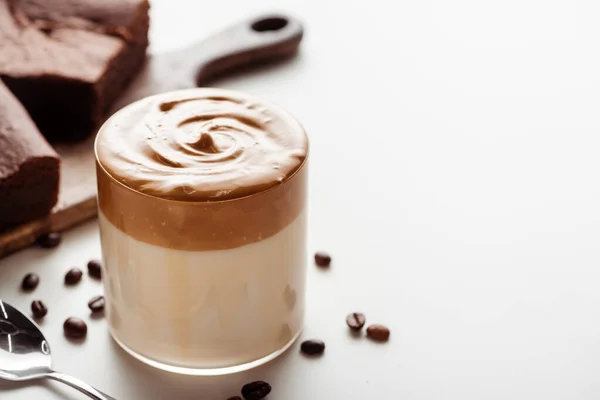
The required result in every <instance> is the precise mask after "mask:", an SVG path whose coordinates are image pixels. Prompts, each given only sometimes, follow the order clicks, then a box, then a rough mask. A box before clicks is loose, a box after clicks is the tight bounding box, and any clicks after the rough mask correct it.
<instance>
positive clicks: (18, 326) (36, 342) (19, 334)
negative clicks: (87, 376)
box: [0, 299, 115, 400]
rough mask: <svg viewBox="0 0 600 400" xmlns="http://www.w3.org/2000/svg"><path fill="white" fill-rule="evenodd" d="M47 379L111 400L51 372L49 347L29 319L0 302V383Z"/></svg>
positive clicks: (38, 329)
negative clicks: (3, 381)
mask: <svg viewBox="0 0 600 400" xmlns="http://www.w3.org/2000/svg"><path fill="white" fill-rule="evenodd" d="M41 378H50V379H54V380H56V381H59V382H63V383H65V384H67V385H69V386H71V387H73V388H75V389H77V390H79V391H80V392H82V393H84V394H86V395H88V396H89V397H90V398H92V399H96V400H115V399H114V398H112V397H110V396H108V395H106V394H105V393H102V392H101V391H99V390H97V389H94V388H93V387H91V386H90V385H88V384H86V383H83V382H81V381H79V380H78V379H75V378H73V377H71V376H68V375H65V374H61V373H59V372H56V371H54V370H53V369H52V355H51V352H50V345H49V344H48V342H47V341H46V338H45V337H44V335H43V334H42V331H41V329H40V328H39V326H37V324H36V323H35V322H33V321H32V320H31V319H30V318H29V317H27V316H26V315H25V314H23V313H22V312H21V311H19V310H17V309H16V308H15V307H13V306H11V305H10V304H8V303H6V302H5V301H3V300H1V299H0V379H4V380H9V381H17V382H18V381H28V380H34V379H41Z"/></svg>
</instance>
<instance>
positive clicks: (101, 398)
mask: <svg viewBox="0 0 600 400" xmlns="http://www.w3.org/2000/svg"><path fill="white" fill-rule="evenodd" d="M46 376H47V377H48V378H50V379H53V380H55V381H59V382H62V383H65V384H67V385H69V386H71V387H72V388H74V389H77V390H79V391H80V392H81V393H83V394H86V395H87V396H89V397H90V398H91V399H94V400H116V399H115V398H114V397H110V396H109V395H107V394H105V393H102V392H101V391H99V390H98V389H94V388H93V387H91V386H90V385H88V384H87V383H84V382H82V381H80V380H79V379H76V378H73V377H72V376H69V375H65V374H62V373H60V372H55V371H52V372H50V373H49V374H48V375H46Z"/></svg>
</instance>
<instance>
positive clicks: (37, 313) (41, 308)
mask: <svg viewBox="0 0 600 400" xmlns="http://www.w3.org/2000/svg"><path fill="white" fill-rule="evenodd" d="M31 312H32V313H33V316H34V317H35V318H44V317H45V316H46V314H48V307H46V305H45V304H44V303H43V302H42V301H41V300H35V301H33V302H32V303H31Z"/></svg>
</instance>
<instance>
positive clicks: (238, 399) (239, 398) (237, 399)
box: [227, 396, 242, 400]
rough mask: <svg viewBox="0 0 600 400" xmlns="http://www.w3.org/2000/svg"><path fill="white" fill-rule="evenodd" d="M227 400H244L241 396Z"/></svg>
mask: <svg viewBox="0 0 600 400" xmlns="http://www.w3.org/2000/svg"><path fill="white" fill-rule="evenodd" d="M227 400H242V398H241V397H240V396H233V397H230V398H228V399H227Z"/></svg>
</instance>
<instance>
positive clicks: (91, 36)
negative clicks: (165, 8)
mask: <svg viewBox="0 0 600 400" xmlns="http://www.w3.org/2000/svg"><path fill="white" fill-rule="evenodd" d="M148 10H149V4H148V0H0V78H1V79H3V80H4V83H5V84H6V85H7V86H8V87H9V88H10V90H11V91H12V92H13V93H14V94H15V95H16V96H17V97H18V98H19V100H20V101H21V102H22V103H23V105H24V106H25V108H26V109H27V111H28V112H29V114H30V115H31V117H32V118H33V120H34V121H35V123H36V124H37V126H38V128H39V129H40V130H41V131H42V133H43V134H44V135H45V136H46V137H47V138H48V139H49V140H51V141H68V140H73V139H81V138H83V137H85V136H87V135H88V134H90V133H91V132H93V131H94V130H95V128H96V127H97V126H98V124H99V123H100V122H102V119H103V116H104V114H105V113H106V111H107V110H108V108H109V107H110V105H111V104H112V103H113V101H114V100H115V99H116V98H117V97H118V96H119V94H121V92H122V91H123V90H124V89H125V87H126V85H127V83H129V81H130V80H131V79H132V77H133V76H134V75H135V74H136V72H137V71H138V70H139V69H140V68H141V66H142V64H143V62H144V59H145V57H146V48H147V47H148V27H149V16H148Z"/></svg>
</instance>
